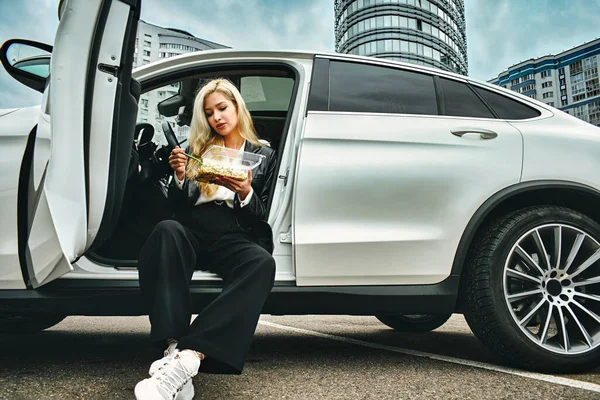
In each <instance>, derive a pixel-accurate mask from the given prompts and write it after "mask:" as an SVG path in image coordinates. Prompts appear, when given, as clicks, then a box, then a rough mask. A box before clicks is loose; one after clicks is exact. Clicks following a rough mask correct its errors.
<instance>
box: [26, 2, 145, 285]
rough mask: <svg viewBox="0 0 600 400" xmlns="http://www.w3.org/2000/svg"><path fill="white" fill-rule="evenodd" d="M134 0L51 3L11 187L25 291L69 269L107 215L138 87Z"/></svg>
mask: <svg viewBox="0 0 600 400" xmlns="http://www.w3.org/2000/svg"><path fill="white" fill-rule="evenodd" d="M140 2H141V0H63V1H61V2H60V5H59V16H60V23H59V25H58V29H57V32H56V38H55V41H54V48H53V51H52V57H51V64H50V77H49V78H48V79H49V81H48V84H47V87H46V91H45V93H44V103H43V105H42V109H41V114H40V119H39V122H38V126H37V130H34V132H32V135H31V136H30V140H29V142H28V148H27V150H26V152H25V153H26V154H25V158H24V163H26V162H28V163H29V165H30V167H28V168H24V169H23V168H22V171H24V170H25V171H27V170H28V173H27V174H23V173H22V174H21V182H20V185H19V211H18V225H19V260H20V263H21V270H22V273H23V277H24V279H25V283H26V284H27V286H28V287H30V288H32V287H33V288H36V287H39V286H41V285H43V284H45V283H47V282H50V281H52V280H53V279H56V278H57V277H59V276H61V275H63V274H65V273H67V272H69V271H70V270H71V269H72V266H71V263H72V262H74V261H75V260H77V259H78V258H79V257H80V256H81V255H82V254H83V253H84V252H85V251H86V250H88V249H89V248H90V247H92V246H94V245H96V244H99V243H101V242H102V241H104V240H105V239H106V237H108V236H109V235H110V233H111V232H112V230H113V229H114V225H115V224H116V222H117V219H118V216H119V210H120V207H121V200H122V197H123V193H124V190H125V183H126V179H127V172H128V167H129V159H130V155H131V148H132V143H133V135H134V129H135V120H136V114H137V101H138V98H139V94H140V87H139V84H138V83H137V82H135V81H133V80H132V78H131V70H132V66H133V55H134V54H133V53H134V46H135V34H136V29H137V23H138V20H139V16H140V8H141V4H140Z"/></svg>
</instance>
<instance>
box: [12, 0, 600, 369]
mask: <svg viewBox="0 0 600 400" xmlns="http://www.w3.org/2000/svg"><path fill="white" fill-rule="evenodd" d="M138 3H139V2H138V1H135V0H113V1H101V0H87V1H81V0H71V1H65V2H62V3H61V6H62V7H61V14H62V18H61V21H60V24H59V27H58V32H57V35H56V40H55V43H54V48H53V49H52V48H49V47H44V45H42V44H37V43H33V42H26V41H19V40H15V41H9V42H7V43H5V44H4V45H3V46H2V51H1V54H0V58H1V59H2V62H3V65H4V67H5V69H6V70H7V71H8V73H10V74H11V75H12V76H13V77H15V78H16V79H18V80H19V81H21V82H23V83H25V84H27V85H28V86H30V87H32V88H34V89H37V90H40V91H42V92H43V93H44V97H43V103H42V105H41V107H33V108H27V109H20V110H6V111H1V112H0V115H2V116H1V117H0V143H1V146H0V165H1V168H2V170H3V175H2V179H0V217H1V221H2V224H1V225H0V249H1V250H0V300H1V301H0V331H3V332H23V331H34V330H39V329H44V328H46V327H49V326H51V325H53V324H55V323H57V322H58V321H60V320H61V319H62V318H64V317H65V316H66V315H139V314H141V313H143V311H142V307H141V303H140V299H139V294H138V275H137V271H136V259H137V252H138V250H139V247H140V246H141V244H142V243H143V242H144V240H145V237H146V235H147V234H148V233H149V231H150V230H151V229H152V227H153V226H154V224H156V222H158V221H160V220H162V219H166V218H169V217H170V216H171V215H172V213H173V210H172V209H171V208H170V205H169V202H168V199H167V198H166V191H165V185H166V184H167V183H168V179H169V175H170V173H169V171H170V170H169V168H168V163H167V162H166V155H167V154H168V152H169V147H170V146H171V145H172V144H173V143H172V141H173V139H172V138H173V136H175V137H177V139H178V141H179V142H183V141H185V138H186V134H187V130H188V128H187V127H186V124H187V123H188V121H189V117H190V115H189V110H190V105H191V102H192V99H193V96H194V93H195V92H196V90H197V88H198V87H199V86H201V85H202V82H204V81H205V80H206V79H210V78H212V77H215V76H224V77H227V78H229V79H231V80H232V81H233V82H234V83H235V84H236V85H238V87H239V88H240V90H241V93H242V95H243V96H244V98H245V100H246V102H247V104H248V107H249V109H250V111H251V114H252V116H253V119H254V123H255V125H256V129H257V131H258V134H259V136H261V137H262V138H263V139H265V140H267V141H269V142H270V145H271V146H272V147H273V148H274V149H275V150H276V151H277V154H278V163H277V168H278V174H277V175H278V179H276V180H275V182H274V183H273V186H272V188H271V191H272V196H271V203H270V205H269V207H270V208H269V210H270V211H269V218H268V222H269V224H270V225H271V226H272V228H273V232H274V238H273V242H274V243H273V244H274V254H273V256H274V258H275V260H276V263H277V274H276V282H275V287H274V288H273V291H272V293H271V295H270V297H269V299H268V300H267V302H266V304H265V308H264V313H272V314H352V315H375V316H377V317H378V318H379V319H380V320H381V321H382V322H383V323H385V324H386V325H389V326H391V327H393V328H394V329H396V330H400V331H424V330H430V329H435V328H436V327H438V326H440V325H441V324H443V323H444V322H445V320H446V319H447V318H448V317H449V316H450V315H451V314H452V313H463V314H464V315H465V317H466V319H467V321H468V323H469V325H470V326H471V328H472V330H473V332H474V333H475V335H477V337H479V338H480V339H481V341H482V342H484V343H485V344H486V345H487V346H489V348H490V349H491V350H492V351H493V352H495V354H497V355H498V357H499V358H500V359H502V360H505V361H507V362H510V363H512V364H515V365H518V366H521V367H524V368H529V369H535V370H540V371H553V372H567V371H578V370H583V369H587V368H592V367H595V366H597V365H598V362H599V361H600V262H598V260H599V259H600V242H599V241H600V224H599V222H600V212H599V211H598V203H600V175H599V174H598V171H600V129H598V128H597V127H594V126H592V125H590V124H588V123H586V122H583V121H580V120H578V119H576V118H574V117H571V116H569V115H568V114H566V113H564V112H561V111H559V110H557V109H555V108H552V107H549V106H547V105H545V104H543V103H541V102H538V101H535V100H533V99H531V98H528V97H525V96H522V95H519V94H517V93H515V92H512V91H508V90H505V89H503V88H499V87H497V86H493V85H489V84H487V83H484V82H478V81H474V80H471V79H469V78H467V77H465V76H461V75H456V74H452V73H448V72H445V71H441V70H437V69H431V68H425V67H420V66H417V65H412V64H403V63H396V62H391V61H386V60H382V59H373V58H368V57H358V56H347V55H341V54H314V53H302V52H271V51H267V52H246V51H232V50H218V51H207V52H196V53H190V54H186V55H182V56H178V57H173V58H169V59H165V60H163V61H160V62H158V63H153V64H148V65H145V66H144V67H142V68H139V69H137V70H136V71H133V73H132V71H131V66H132V62H133V57H134V48H135V43H134V42H135V34H134V32H135V31H136V24H137V21H138V18H139V11H140V10H139V4H138ZM35 48H37V49H46V50H51V51H52V58H51V65H50V76H49V77H47V79H46V76H44V74H41V75H42V76H39V75H36V74H35V73H34V72H32V70H31V69H30V70H27V69H26V68H22V69H21V68H19V61H20V59H19V56H18V55H19V54H23V55H26V56H27V57H28V60H31V57H30V56H31V53H32V52H28V51H25V50H26V49H29V50H31V49H35ZM26 64H27V63H26ZM37 70H43V68H42V69H39V68H38V69H37ZM163 126H164V131H163V128H162V127H163ZM172 131H174V132H172ZM164 134H169V135H170V137H171V142H170V143H171V145H169V144H166V145H163V144H164V143H166V142H165V140H164V138H163V135H164ZM192 286H193V288H192V296H193V298H194V304H195V307H196V308H197V310H199V309H201V308H202V307H203V306H204V305H205V304H207V303H208V302H209V301H210V300H211V299H213V298H214V297H215V295H216V294H217V293H218V292H219V291H220V288H221V282H220V280H219V278H218V277H216V276H215V275H212V274H209V273H205V272H201V271H197V272H196V273H195V274H194V277H193V282H192ZM197 310H196V311H197Z"/></svg>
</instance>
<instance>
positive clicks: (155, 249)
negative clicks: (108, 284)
mask: <svg viewBox="0 0 600 400" xmlns="http://www.w3.org/2000/svg"><path fill="white" fill-rule="evenodd" d="M200 246H201V243H200V242H199V240H198V239H197V238H196V237H195V236H194V235H193V233H192V232H191V230H190V229H189V228H187V227H185V226H183V225H182V224H181V223H179V222H177V221H173V220H166V221H161V222H159V223H158V224H157V225H156V227H155V228H154V230H153V231H152V233H151V234H150V236H149V237H148V239H147V240H146V243H145V244H144V246H143V247H142V250H141V251H140V255H139V260H138V271H139V282H140V292H141V295H142V301H143V302H144V305H145V306H146V310H147V311H148V312H149V314H150V323H151V325H152V328H151V333H150V335H151V337H152V339H153V340H154V341H156V342H160V341H162V342H165V343H166V340H167V339H170V338H174V339H177V338H179V337H181V336H183V335H185V334H186V333H187V332H188V329H189V325H190V317H191V306H190V294H189V286H188V284H189V282H190V280H191V277H192V274H193V272H194V267H195V265H196V260H197V255H198V252H199V251H201V248H200Z"/></svg>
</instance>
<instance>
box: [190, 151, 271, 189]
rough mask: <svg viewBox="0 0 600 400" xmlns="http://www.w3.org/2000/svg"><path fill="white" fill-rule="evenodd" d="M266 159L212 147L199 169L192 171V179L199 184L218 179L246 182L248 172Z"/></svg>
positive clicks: (203, 157) (247, 153)
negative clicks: (224, 178) (226, 178)
mask: <svg viewBox="0 0 600 400" xmlns="http://www.w3.org/2000/svg"><path fill="white" fill-rule="evenodd" d="M264 158H265V156H263V155H262V154H255V153H250V152H248V151H243V150H236V149H230V148H228V147H223V146H211V147H209V148H208V150H206V151H205V152H204V154H203V155H202V157H201V161H202V163H201V164H200V165H199V166H198V168H195V170H193V171H190V175H191V176H190V178H191V179H194V180H196V181H198V182H212V181H214V180H215V178H217V177H228V178H233V179H237V180H238V181H244V180H246V179H247V178H248V170H251V169H254V168H256V167H257V166H258V165H259V164H260V163H261V162H262V161H263V159H264Z"/></svg>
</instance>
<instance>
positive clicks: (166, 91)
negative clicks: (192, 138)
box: [137, 82, 190, 145]
mask: <svg viewBox="0 0 600 400" xmlns="http://www.w3.org/2000/svg"><path fill="white" fill-rule="evenodd" d="M179 86H180V83H179V82H174V83H169V84H167V85H164V86H161V87H159V88H156V89H153V90H150V91H148V92H145V93H143V94H142V95H141V96H140V101H139V103H138V115H137V122H138V123H142V122H147V123H150V124H152V126H154V137H153V138H152V141H153V142H155V143H156V144H158V145H166V144H167V140H166V139H165V135H164V134H163V131H162V127H161V124H162V122H163V121H164V120H167V121H169V122H171V126H172V127H173V131H174V132H175V135H176V136H177V138H178V139H179V141H182V140H183V139H185V138H187V137H188V134H189V130H190V128H189V127H187V126H178V125H177V124H176V116H172V117H165V116H164V115H161V114H160V112H159V111H158V104H159V103H160V102H161V101H163V100H165V99H168V98H170V97H172V96H174V95H176V94H177V93H179Z"/></svg>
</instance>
